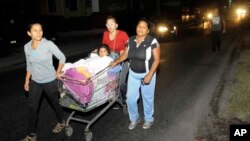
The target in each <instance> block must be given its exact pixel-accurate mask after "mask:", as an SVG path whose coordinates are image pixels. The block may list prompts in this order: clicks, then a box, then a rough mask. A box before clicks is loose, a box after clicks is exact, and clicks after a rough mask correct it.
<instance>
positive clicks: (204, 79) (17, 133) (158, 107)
mask: <svg viewBox="0 0 250 141" xmlns="http://www.w3.org/2000/svg"><path fill="white" fill-rule="evenodd" d="M236 33H237V30H235V29H232V30H231V31H230V30H229V33H228V34H227V35H226V36H225V38H224V39H225V41H224V43H223V48H222V52H221V53H219V54H212V53H211V49H210V45H209V43H210V42H209V41H210V40H209V37H207V36H201V35H200V34H199V35H197V34H196V35H194V36H190V37H186V38H184V39H183V40H181V41H179V42H172V43H162V44H161V48H162V56H161V58H162V60H161V65H160V68H159V73H158V80H157V88H156V93H155V95H156V97H155V123H154V125H153V126H152V128H151V129H150V130H143V129H142V128H141V126H138V127H137V128H136V129H135V130H133V131H129V130H128V129H127V126H128V124H129V121H128V117H127V115H124V114H123V112H122V111H121V110H113V109H110V110H109V111H107V113H105V114H104V115H103V116H102V117H101V118H100V119H99V120H98V121H97V122H96V123H95V124H94V125H93V126H92V127H91V128H90V129H91V131H92V132H93V141H128V140H133V141H152V140H158V141H166V140H167V141H183V140H185V141H193V140H194V137H195V133H196V130H197V126H198V125H199V122H200V120H201V119H202V117H203V116H204V115H206V113H207V112H206V111H207V110H208V108H209V105H208V103H209V100H210V99H211V96H212V93H213V91H214V89H215V87H216V85H217V83H218V82H219V80H220V77H221V75H222V74H223V68H224V66H225V64H226V63H227V61H228V59H229V55H230V52H231V51H232V49H233V47H234V45H235V44H236V43H237V40H235V37H236V35H237V34H236ZM72 49H73V47H72ZM80 56H83V54H80ZM78 57H79V56H76V57H75V58H72V61H73V60H75V59H76V58H78ZM69 60H70V59H69ZM24 75H25V70H24V67H20V69H13V70H11V71H8V72H4V73H1V74H0V78H1V80H2V81H0V93H1V99H0V109H1V112H0V116H1V120H0V125H1V126H0V139H1V140H9V141H16V140H18V139H20V138H21V137H23V136H24V135H25V130H26V128H27V119H26V116H27V114H28V109H27V98H26V96H25V93H24V91H23V88H22V87H23V82H24ZM139 105H140V107H141V101H139ZM99 108H100V109H101V108H102V107H99ZM99 108H97V109H95V110H94V111H92V112H88V113H78V116H79V117H86V118H91V117H92V116H93V115H94V114H95V113H96V111H98V110H99ZM70 111H71V110H68V109H65V114H66V115H68V114H69V113H70ZM40 113H41V114H40V115H39V123H38V130H37V135H38V140H41V141H81V140H84V138H83V135H84V134H83V130H84V128H85V126H84V124H80V123H77V122H72V123H71V125H72V127H73V129H74V133H73V135H72V136H71V137H69V138H68V137H65V135H64V134H63V133H62V134H59V135H54V134H52V133H51V129H52V127H53V126H54V124H55V123H56V118H55V115H54V114H53V112H52V109H51V107H50V106H49V104H48V102H47V101H46V100H43V101H42V102H41V110H40Z"/></svg>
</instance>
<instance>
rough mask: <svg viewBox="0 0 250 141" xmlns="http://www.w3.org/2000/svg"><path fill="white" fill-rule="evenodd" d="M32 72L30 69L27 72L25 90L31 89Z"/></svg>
mask: <svg viewBox="0 0 250 141" xmlns="http://www.w3.org/2000/svg"><path fill="white" fill-rule="evenodd" d="M30 77H31V73H30V72H29V71H27V72H26V76H25V82H24V90H25V91H29V84H30Z"/></svg>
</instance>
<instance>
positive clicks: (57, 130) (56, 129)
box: [52, 121, 66, 133]
mask: <svg viewBox="0 0 250 141" xmlns="http://www.w3.org/2000/svg"><path fill="white" fill-rule="evenodd" d="M65 126H66V125H65V122H64V121H63V122H58V123H57V124H56V126H55V127H54V129H53V130H52V132H53V133H60V132H61V131H62V130H63V129H64V128H65Z"/></svg>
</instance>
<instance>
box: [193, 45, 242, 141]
mask: <svg viewBox="0 0 250 141" xmlns="http://www.w3.org/2000/svg"><path fill="white" fill-rule="evenodd" d="M242 48H244V43H243V42H241V44H240V45H239V46H238V47H235V49H233V51H232V53H231V57H230V59H229V62H228V65H227V67H226V68H225V71H224V74H223V77H222V79H221V81H220V83H219V84H218V85H217V87H216V90H215V91H214V93H213V98H212V100H211V102H210V110H209V113H208V114H207V116H206V117H205V118H204V119H203V120H202V121H201V122H200V124H199V126H198V131H197V136H196V138H195V139H196V141H229V140H230V139H229V137H230V125H232V124H246V123H245V122H243V121H241V120H240V119H236V118H235V119H228V118H227V117H226V116H224V114H223V109H224V108H225V105H226V103H227V100H228V97H229V95H230V88H231V86H232V85H233V83H234V70H235V67H236V65H237V59H238V58H239V55H240V51H241V50H242Z"/></svg>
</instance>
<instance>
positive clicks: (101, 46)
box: [97, 44, 110, 55]
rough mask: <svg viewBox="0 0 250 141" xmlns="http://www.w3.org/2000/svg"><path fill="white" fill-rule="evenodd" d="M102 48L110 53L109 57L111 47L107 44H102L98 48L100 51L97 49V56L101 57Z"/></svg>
mask: <svg viewBox="0 0 250 141" xmlns="http://www.w3.org/2000/svg"><path fill="white" fill-rule="evenodd" d="M101 48H104V49H105V50H106V51H107V52H108V55H109V54H110V48H109V46H108V45H107V44H101V45H100V46H99V47H98V49H97V54H98V55H100V54H99V51H100V49H101Z"/></svg>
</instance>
